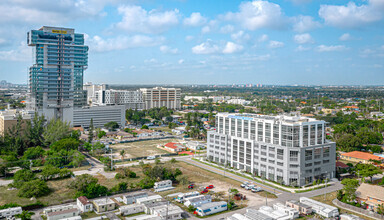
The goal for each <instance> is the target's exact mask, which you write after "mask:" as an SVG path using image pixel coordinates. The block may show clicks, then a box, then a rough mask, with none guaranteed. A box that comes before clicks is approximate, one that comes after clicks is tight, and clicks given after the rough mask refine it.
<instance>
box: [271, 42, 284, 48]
mask: <svg viewBox="0 0 384 220" xmlns="http://www.w3.org/2000/svg"><path fill="white" fill-rule="evenodd" d="M269 47H270V48H280V47H284V43H283V42H280V41H274V40H271V41H269Z"/></svg>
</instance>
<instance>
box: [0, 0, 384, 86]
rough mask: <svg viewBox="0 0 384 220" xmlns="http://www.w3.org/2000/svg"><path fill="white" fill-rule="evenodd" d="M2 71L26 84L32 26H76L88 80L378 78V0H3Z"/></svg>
mask: <svg viewBox="0 0 384 220" xmlns="http://www.w3.org/2000/svg"><path fill="white" fill-rule="evenodd" d="M0 12H1V13H0V24H1V28H0V33H1V35H0V79H4V80H7V81H9V82H12V83H15V84H19V83H27V81H28V67H29V66H31V64H33V52H32V49H31V48H29V47H28V46H27V42H26V40H25V38H26V37H25V36H26V33H27V31H28V30H31V29H38V28H40V27H41V26H44V25H47V26H60V27H65V28H74V29H76V31H77V32H78V33H84V34H85V44H86V45H88V46H89V63H88V66H89V67H88V70H87V71H86V72H85V76H84V82H88V81H91V82H93V83H106V84H148V85H150V84H152V85H156V84H157V85H160V84H205V85H207V84H218V85H220V84H221V85H222V84H227V85H228V84H258V83H260V84H263V85H294V84H298V85H383V84H384V74H383V73H384V1H383V0H355V1H348V0H339V1H336V0H332V1H331V0H324V1H321V2H320V1H314V0H283V1H277V0H271V1H261V0H254V1H218V0H216V1H204V0H193V1H192V0H171V1H155V0H144V1H138V0H127V1H123V0H82V1H80V0H69V1H50V0H41V1H33V0H19V1H11V0H5V1H1V2H0Z"/></svg>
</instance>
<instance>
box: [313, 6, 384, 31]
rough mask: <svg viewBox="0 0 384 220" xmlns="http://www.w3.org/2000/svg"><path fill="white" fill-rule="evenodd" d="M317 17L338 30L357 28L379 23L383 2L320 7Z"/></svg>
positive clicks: (383, 14)
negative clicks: (338, 28)
mask: <svg viewBox="0 0 384 220" xmlns="http://www.w3.org/2000/svg"><path fill="white" fill-rule="evenodd" d="M319 16H320V17H321V18H323V19H324V21H325V23H326V24H328V25H331V26H336V27H340V28H359V27H363V26H364V25H367V24H370V23H373V22H376V21H379V20H381V19H382V18H383V16H384V1H382V0H368V4H362V5H356V3H354V2H349V3H348V4H347V5H321V6H320V10H319Z"/></svg>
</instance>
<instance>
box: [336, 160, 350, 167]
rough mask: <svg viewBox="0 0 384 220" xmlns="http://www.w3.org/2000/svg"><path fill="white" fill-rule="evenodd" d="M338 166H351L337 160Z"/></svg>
mask: <svg viewBox="0 0 384 220" xmlns="http://www.w3.org/2000/svg"><path fill="white" fill-rule="evenodd" d="M336 167H340V168H349V166H348V165H347V164H345V163H343V162H340V161H336Z"/></svg>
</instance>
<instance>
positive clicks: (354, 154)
mask: <svg viewBox="0 0 384 220" xmlns="http://www.w3.org/2000/svg"><path fill="white" fill-rule="evenodd" d="M341 155H342V156H344V157H353V158H357V159H361V160H384V158H383V157H379V156H376V155H373V154H370V153H366V152H361V151H352V152H348V153H343V154H341Z"/></svg>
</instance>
